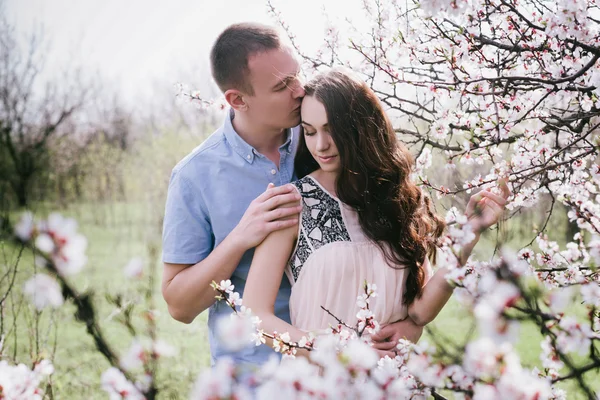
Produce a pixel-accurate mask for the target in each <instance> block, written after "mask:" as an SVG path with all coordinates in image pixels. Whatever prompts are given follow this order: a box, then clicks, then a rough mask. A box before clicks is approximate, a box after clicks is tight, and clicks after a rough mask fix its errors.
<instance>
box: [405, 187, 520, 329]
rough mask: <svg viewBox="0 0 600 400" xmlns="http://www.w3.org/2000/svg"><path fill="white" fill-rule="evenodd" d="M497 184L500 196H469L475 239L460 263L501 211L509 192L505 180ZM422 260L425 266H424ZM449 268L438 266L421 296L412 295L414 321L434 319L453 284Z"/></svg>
mask: <svg viewBox="0 0 600 400" xmlns="http://www.w3.org/2000/svg"><path fill="white" fill-rule="evenodd" d="M499 186H500V189H501V190H502V196H498V195H495V194H493V193H491V192H489V191H482V192H480V193H477V194H475V195H473V196H471V198H470V199H469V203H468V204H467V210H466V214H467V216H468V217H469V223H470V224H471V226H472V228H473V231H474V232H475V239H474V240H473V241H471V243H469V244H467V245H465V246H464V247H463V248H462V250H461V252H460V256H459V260H458V262H459V264H460V265H461V266H462V265H464V264H465V263H466V262H467V260H468V259H469V256H470V255H471V252H472V251H473V248H474V247H475V245H476V244H477V242H479V237H480V234H481V232H482V231H484V230H485V229H487V228H489V227H490V226H492V225H494V224H495V223H496V222H498V220H499V219H500V216H501V215H502V213H503V211H504V207H505V205H506V200H507V199H508V197H509V196H510V194H511V193H510V190H509V189H508V185H507V184H506V181H502V180H501V181H500V182H499ZM425 263H427V264H428V261H427V260H426V261H425ZM425 263H424V267H426V265H425ZM448 272H449V270H448V268H446V267H442V268H439V269H438V270H437V272H436V273H435V275H434V276H433V277H432V278H431V279H430V280H429V281H428V282H426V284H425V286H424V287H423V293H422V295H421V297H420V298H418V299H415V300H414V301H413V302H412V304H411V305H410V306H409V307H408V316H409V317H410V319H412V320H413V321H414V322H415V324H417V325H420V326H424V325H427V324H428V323H430V322H431V321H433V319H434V318H435V317H437V315H438V314H439V312H440V311H441V310H442V308H444V306H445V305H446V303H447V302H448V300H449V299H450V297H451V296H452V292H453V291H454V288H453V287H452V286H450V284H449V283H448V281H447V280H446V274H447V273H448Z"/></svg>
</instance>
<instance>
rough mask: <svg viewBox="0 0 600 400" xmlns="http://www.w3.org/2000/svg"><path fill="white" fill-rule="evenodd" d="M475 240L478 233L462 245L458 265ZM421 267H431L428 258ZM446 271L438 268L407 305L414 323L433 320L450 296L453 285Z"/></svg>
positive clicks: (467, 256)
mask: <svg viewBox="0 0 600 400" xmlns="http://www.w3.org/2000/svg"><path fill="white" fill-rule="evenodd" d="M477 242H479V234H477V235H476V237H475V239H474V240H473V241H472V242H471V243H469V244H468V245H466V246H464V247H463V249H462V251H461V253H460V259H459V262H460V265H464V264H465V263H466V262H467V260H468V259H469V256H470V255H471V252H472V251H473V248H474V247H475V245H476V244H477ZM423 267H424V268H431V267H430V266H429V260H425V263H424V265H423ZM448 272H450V270H449V269H448V268H446V267H441V268H439V269H438V270H437V272H436V273H435V275H433V277H431V279H429V280H428V281H427V282H426V283H425V286H424V287H423V293H422V294H421V297H419V298H418V299H415V300H414V301H413V302H412V304H411V305H410V306H409V307H408V316H409V317H410V319H412V320H413V322H414V323H415V324H416V325H418V326H425V325H427V324H428V323H430V322H431V321H433V320H434V319H435V317H437V315H438V314H439V313H440V311H442V308H444V306H445V305H446V303H447V302H448V300H449V299H450V297H451V296H452V293H453V292H454V287H452V286H451V285H450V284H449V283H448V281H447V280H446V274H447V273H448Z"/></svg>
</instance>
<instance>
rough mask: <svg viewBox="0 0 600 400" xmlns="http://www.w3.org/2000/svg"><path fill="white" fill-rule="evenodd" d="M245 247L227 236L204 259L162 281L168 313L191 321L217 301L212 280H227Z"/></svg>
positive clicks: (182, 320) (176, 317)
mask: <svg viewBox="0 0 600 400" xmlns="http://www.w3.org/2000/svg"><path fill="white" fill-rule="evenodd" d="M246 250H247V249H245V248H243V247H242V246H240V245H238V244H237V243H236V242H235V240H233V239H232V238H231V236H228V237H227V238H225V240H224V241H223V242H221V243H220V244H219V245H218V246H217V247H216V248H214V249H213V251H212V252H211V253H210V254H209V255H208V257H206V258H205V259H204V260H202V261H200V262H199V263H197V264H194V265H192V266H189V267H187V268H184V269H182V270H181V271H179V272H178V273H177V274H175V275H174V276H173V277H172V278H171V279H170V280H166V281H164V282H163V287H162V292H163V297H164V298H165V301H166V302H167V304H168V306H169V313H170V314H171V316H172V317H173V318H175V319H176V320H178V321H181V322H185V323H190V322H192V321H193V320H194V318H196V317H197V316H198V315H199V314H200V313H201V312H202V311H204V310H206V309H207V308H208V307H210V306H211V305H212V304H213V303H214V302H215V301H216V300H215V296H216V292H215V291H214V289H212V288H211V287H210V284H211V282H212V281H216V282H220V281H221V280H224V279H229V278H230V277H231V275H232V274H233V271H235V268H236V267H237V265H238V264H239V262H240V259H241V258H242V256H243V254H244V252H245V251H246Z"/></svg>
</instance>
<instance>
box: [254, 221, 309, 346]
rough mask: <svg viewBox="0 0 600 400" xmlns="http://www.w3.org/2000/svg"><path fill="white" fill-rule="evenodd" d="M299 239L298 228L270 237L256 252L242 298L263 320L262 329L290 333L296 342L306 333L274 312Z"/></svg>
mask: <svg viewBox="0 0 600 400" xmlns="http://www.w3.org/2000/svg"><path fill="white" fill-rule="evenodd" d="M297 235H298V224H296V225H294V226H292V227H290V228H286V229H283V230H280V231H276V232H273V233H271V234H269V235H268V236H267V237H266V239H265V240H264V241H263V242H262V243H261V244H260V245H259V246H258V247H257V248H256V251H255V252H254V257H253V258H252V265H251V266H250V271H249V273H248V279H247V281H246V287H245V289H244V298H243V304H244V305H245V306H246V307H248V308H250V309H251V310H252V313H253V314H254V315H256V316H258V317H259V318H260V319H261V320H262V323H261V324H260V328H261V329H263V330H264V331H265V332H266V333H269V334H272V333H274V332H277V333H285V332H288V333H289V335H290V338H291V340H292V341H293V342H297V341H299V340H300V339H301V338H302V336H305V332H303V331H301V330H300V329H297V328H294V327H293V326H292V325H290V324H288V323H287V322H285V321H283V320H282V319H280V318H278V317H277V316H276V315H275V311H274V310H275V298H276V297H277V292H278V291H279V286H280V285H281V279H282V277H283V271H284V270H285V266H286V264H287V262H288V259H289V257H290V254H291V253H292V250H293V248H294V244H295V242H296V237H297ZM267 345H269V346H272V345H273V343H272V340H270V339H267Z"/></svg>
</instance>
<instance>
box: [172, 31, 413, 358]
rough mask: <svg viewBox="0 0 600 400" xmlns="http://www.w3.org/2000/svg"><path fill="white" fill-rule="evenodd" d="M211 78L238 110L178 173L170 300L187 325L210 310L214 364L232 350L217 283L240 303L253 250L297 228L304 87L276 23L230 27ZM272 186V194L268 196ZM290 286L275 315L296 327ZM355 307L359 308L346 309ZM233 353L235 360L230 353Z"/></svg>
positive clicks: (391, 329) (259, 352) (394, 334)
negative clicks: (230, 287) (218, 327)
mask: <svg viewBox="0 0 600 400" xmlns="http://www.w3.org/2000/svg"><path fill="white" fill-rule="evenodd" d="M211 69H212V74H213V77H214V79H215V81H216V83H217V85H218V86H219V88H220V89H221V90H222V92H223V94H224V96H225V99H226V101H227V103H228V104H229V105H230V107H231V110H230V112H229V113H228V116H227V117H226V118H225V122H224V124H223V126H221V127H220V128H219V129H218V130H217V131H216V132H215V133H213V134H212V135H211V136H210V137H209V138H208V139H207V140H206V141H205V142H204V143H202V144H201V145H200V146H198V147H197V148H196V149H194V150H193V151H192V152H191V153H190V154H189V155H187V156H186V157H185V158H184V159H183V160H181V161H180V162H179V163H178V164H177V166H176V167H175V168H174V169H173V173H172V175H171V181H170V183H169V191H168V196H167V203H166V209H165V221H164V228H163V263H164V273H163V282H162V292H163V296H164V298H165V300H166V302H167V304H168V307H169V313H170V314H171V315H172V316H173V318H175V319H177V320H179V321H181V322H185V323H190V322H192V320H193V319H194V318H195V317H196V316H197V315H198V314H200V313H201V312H202V311H204V310H206V309H207V308H209V317H208V327H209V342H210V348H211V356H212V361H213V362H214V361H215V360H216V359H217V358H219V357H221V356H223V355H225V354H226V353H227V352H226V350H225V349H224V348H223V346H222V345H221V344H220V343H219V342H218V340H217V338H216V335H215V334H216V332H215V322H216V320H217V319H218V318H219V317H222V316H225V315H227V314H229V313H230V312H231V310H230V309H229V308H228V307H227V306H226V305H225V304H224V303H223V302H216V301H215V294H216V293H215V292H214V290H213V289H212V288H211V287H210V283H211V282H212V281H217V282H219V281H221V280H224V279H231V281H232V283H233V284H234V285H235V290H236V291H237V292H239V293H240V295H241V296H242V297H243V292H244V284H245V281H246V277H247V275H248V269H249V268H250V264H251V261H252V255H253V251H254V248H255V247H256V246H257V245H258V244H259V243H260V242H262V240H263V239H264V238H265V237H266V236H267V235H268V234H269V233H271V232H273V231H275V230H278V229H284V228H287V227H289V226H291V225H293V224H295V223H296V221H297V216H298V213H299V212H300V210H301V206H300V205H299V199H300V196H299V195H298V194H297V192H296V191H295V190H294V189H293V186H292V185H289V182H291V181H292V180H293V179H295V176H294V170H293V157H294V154H295V151H296V147H297V143H298V135H299V129H298V127H297V126H298V124H299V123H300V104H301V101H302V97H303V96H304V89H303V87H302V84H301V82H300V80H299V74H300V65H299V63H298V61H297V60H296V58H295V57H294V54H293V51H292V50H291V48H290V47H289V46H286V45H285V44H283V42H282V41H281V39H280V37H279V35H278V32H277V31H276V30H274V29H273V28H271V27H269V26H264V25H260V24H253V23H244V24H236V25H232V26H230V27H229V28H227V29H226V30H225V31H223V32H222V33H221V35H220V36H219V37H218V38H217V40H216V42H215V44H214V46H213V48H212V51H211ZM265 189H266V191H265ZM289 295H290V284H289V282H288V280H287V278H286V277H285V276H284V277H283V280H282V282H281V287H280V290H279V293H278V296H277V300H276V303H275V313H276V315H277V316H278V317H280V318H282V319H284V320H286V321H288V322H289V320H290V319H289V309H288V301H289ZM348 306H349V307H352V306H353V305H352V304H349V305H348ZM421 331H422V330H421V328H418V327H416V326H415V325H414V324H412V323H411V322H408V321H407V322H400V323H396V324H392V325H388V326H387V327H384V329H382V332H380V334H379V335H377V336H376V337H375V339H376V340H378V341H379V342H378V343H377V344H376V347H377V348H378V349H379V350H380V353H381V354H382V355H383V354H384V353H386V352H387V354H391V353H392V352H393V348H394V344H393V343H394V342H395V341H396V340H397V339H399V338H400V337H402V336H407V337H408V338H410V339H413V340H416V339H418V337H419V336H420V334H421ZM271 354H273V350H271V349H269V348H268V347H266V346H259V347H249V348H248V349H247V350H244V351H242V352H239V353H236V354H233V355H232V356H233V357H234V359H236V361H240V362H250V363H255V364H259V363H262V362H264V361H266V360H267V358H268V357H269V356H270V355H271ZM230 355H231V354H230Z"/></svg>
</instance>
